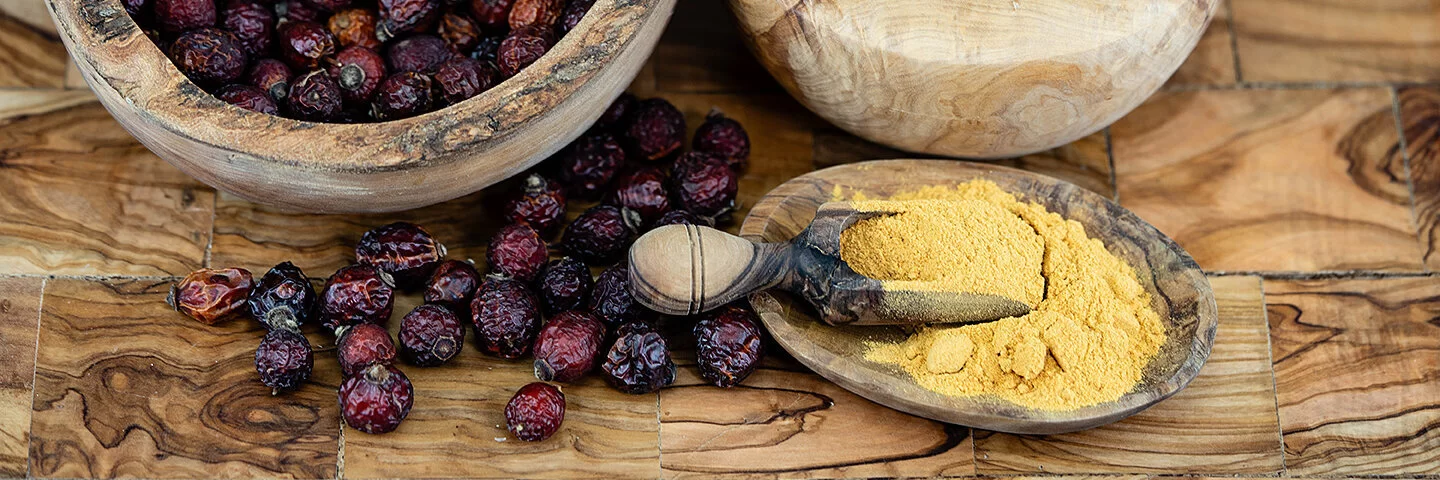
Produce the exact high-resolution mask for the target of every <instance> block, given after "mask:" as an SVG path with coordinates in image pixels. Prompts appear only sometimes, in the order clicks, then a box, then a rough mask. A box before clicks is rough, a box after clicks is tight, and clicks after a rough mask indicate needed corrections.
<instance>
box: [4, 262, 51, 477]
mask: <svg viewBox="0 0 1440 480" xmlns="http://www.w3.org/2000/svg"><path fill="white" fill-rule="evenodd" d="M43 283H44V280H43V279H40V278H16V277H11V278H0V346H3V348H0V477H4V478H9V477H23V476H25V467H26V458H27V457H28V456H29V453H28V452H29V450H30V399H31V395H30V391H31V389H32V388H33V387H34V386H35V382H34V378H35V338H36V333H35V332H36V325H37V324H38V323H39V318H40V291H41V289H42V288H43Z"/></svg>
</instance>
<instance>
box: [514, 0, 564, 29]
mask: <svg viewBox="0 0 1440 480" xmlns="http://www.w3.org/2000/svg"><path fill="white" fill-rule="evenodd" d="M564 8H565V5H564V0H515V4H514V5H511V6H510V18H509V22H510V29H511V30H519V29H522V28H525V27H529V26H532V25H541V26H545V27H551V26H553V25H555V21H556V20H559V19H560V10H562V9H564Z"/></svg>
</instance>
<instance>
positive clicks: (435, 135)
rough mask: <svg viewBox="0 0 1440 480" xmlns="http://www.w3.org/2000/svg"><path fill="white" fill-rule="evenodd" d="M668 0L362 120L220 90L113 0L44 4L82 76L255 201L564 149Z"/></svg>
mask: <svg viewBox="0 0 1440 480" xmlns="http://www.w3.org/2000/svg"><path fill="white" fill-rule="evenodd" d="M675 2H676V0H638V1H634V2H628V1H621V0H601V1H599V2H597V3H596V4H595V6H594V8H592V9H591V11H590V13H589V14H587V15H586V16H585V19H584V20H583V21H582V22H581V23H580V25H579V26H577V27H576V29H575V30H574V31H572V32H571V33H570V34H569V35H566V36H565V38H563V39H562V40H561V41H560V42H559V43H558V44H556V46H555V48H554V49H553V50H552V51H551V52H550V53H549V54H547V55H545V56H544V57H543V58H541V59H540V60H539V61H537V62H536V63H535V64H534V65H531V66H530V67H528V68H526V69H525V70H523V71H522V72H520V73H519V74H517V75H516V76H515V77H513V78H511V79H509V80H506V81H505V82H502V83H501V84H500V85H498V86H496V87H495V88H493V89H491V90H489V91H486V92H484V93H482V94H480V95H478V96H476V97H475V98H471V99H469V100H466V101H464V102H461V103H460V104H457V105H455V106H453V107H451V108H447V109H443V110H439V111H436V112H432V113H428V114H425V115H421V116H418V117H414V118H408V119H403V120H397V121H393V122H384V123H378V124H356V125H338V124H315V123H309V122H302V121H297V120H291V119H285V118H280V117H275V116H270V115H264V114H259V113H254V112H249V111H245V110H241V109H239V108H236V107H233V106H230V105H228V104H225V103H224V102H222V101H220V100H218V99H216V98H214V97H212V96H210V95H209V94H207V93H205V92H203V91H201V90H200V89H199V88H197V87H196V86H195V85H194V84H193V83H191V82H190V81H189V80H188V79H186V78H185V77H184V76H183V75H181V74H180V72H179V71H178V70H176V69H175V67H174V65H173V64H171V63H170V61H169V60H167V59H166V58H165V56H164V55H163V54H162V53H161V52H160V50H158V49H157V48H155V45H154V44H153V43H151V42H150V40H149V39H147V38H146V37H145V35H144V34H143V33H141V31H140V29H139V27H138V26H136V25H135V23H134V22H133V21H132V20H131V19H130V17H129V16H128V15H125V13H124V12H123V10H121V7H120V3H119V1H118V0H80V1H71V0H49V5H50V9H51V13H52V14H53V15H54V17H55V20H56V24H57V25H58V26H59V29H60V32H61V36H62V38H63V39H64V41H65V45H66V48H68V49H69V50H70V52H71V53H72V54H73V55H74V59H75V61H76V65H77V66H79V68H80V72H81V74H83V76H84V77H85V80H86V82H88V83H89V84H90V86H91V88H92V89H93V90H94V91H95V92H96V95H97V96H98V97H99V98H100V100H101V102H102V103H104V104H105V106H106V107H107V108H108V109H109V110H110V111H111V113H112V114H114V115H115V118H116V119H118V120H119V121H120V123H121V124H122V125H124V126H125V127H126V128H127V129H128V130H130V132H131V133H132V134H134V135H135V137H136V138H138V139H139V140H140V141H141V142H142V143H144V144H145V145H146V146H147V147H149V148H150V149H151V150H152V151H154V152H155V153H156V154H157V155H160V157H161V158H165V159H166V160H168V161H170V162H171V163H173V164H175V165H176V166H177V167H179V168H180V169H181V170H183V171H185V172H186V173H188V174H190V175H192V176H194V177H195V178H198V179H200V180H201V181H203V182H205V183H207V184H210V185H213V186H215V187H217V188H220V189H222V190H226V191H229V192H232V193H235V194H236V195H239V196H241V197H243V198H246V199H248V200H251V201H255V202H257V203H264V204H268V205H277V206H282V207H285V208H289V209H293V210H300V211H308V212H361V211H396V210H404V209H409V208H415V207H420V206H424V205H430V204H434V203H437V202H441V201H445V200H449V199H452V198H456V197H459V196H462V195H465V194H467V193H470V192H474V191H476V190H479V189H481V188H483V187H485V186H488V185H491V184H493V183H495V182H498V181H500V180H501V179H504V178H507V177H509V176H512V175H514V174H516V173H519V172H520V171H522V170H524V169H525V168H527V167H529V166H531V165H534V164H535V163H538V162H539V161H540V160H543V159H545V158H546V157H548V156H549V155H551V154H553V153H555V152H556V151H558V150H559V149H560V148H562V147H563V146H565V144H567V143H568V142H569V141H570V140H571V139H573V138H575V137H576V136H578V135H579V134H580V133H581V132H582V131H584V129H585V128H587V127H589V125H590V123H592V122H593V121H594V119H595V118H596V117H598V116H599V115H600V113H601V112H603V111H604V109H605V108H606V107H607V106H608V105H609V103H610V101H611V100H612V99H614V98H615V96H616V95H618V94H619V93H620V91H621V90H623V89H624V88H625V87H626V85H628V84H629V83H630V81H631V79H632V78H634V77H635V74H636V72H638V71H639V70H640V68H641V66H642V65H643V64H644V62H645V59H646V58H647V57H648V56H649V55H650V52H651V50H652V49H653V48H654V46H655V43H656V42H657V41H658V40H659V38H660V33H661V31H662V29H663V28H664V26H665V22H666V20H667V19H669V17H670V12H671V10H672V9H673V8H674V6H675ZM60 65H61V68H60V69H59V70H58V71H61V72H63V64H60Z"/></svg>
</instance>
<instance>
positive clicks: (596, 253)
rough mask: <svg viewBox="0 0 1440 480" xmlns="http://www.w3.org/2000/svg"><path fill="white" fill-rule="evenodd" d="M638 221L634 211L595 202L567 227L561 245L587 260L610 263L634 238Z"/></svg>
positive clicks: (575, 255)
mask: <svg viewBox="0 0 1440 480" xmlns="http://www.w3.org/2000/svg"><path fill="white" fill-rule="evenodd" d="M638 223H639V218H637V217H636V216H635V214H634V213H633V212H632V213H631V214H629V215H627V214H625V213H624V212H622V211H621V210H620V208H619V207H616V206H614V205H603V204H602V205H596V206H594V207H591V208H590V209H589V210H586V211H585V213H581V214H580V216H579V217H576V218H575V221H574V222H571V223H570V226H568V227H565V233H564V234H562V235H561V236H560V245H561V246H562V247H563V248H564V250H565V253H567V254H569V255H572V256H574V257H575V258H579V259H580V260H582V261H584V262H585V263H587V264H590V265H609V264H611V263H615V261H616V260H619V259H620V256H621V255H623V254H624V253H625V251H626V250H627V249H629V248H630V243H631V242H634V241H635V230H636V225H637V224H638Z"/></svg>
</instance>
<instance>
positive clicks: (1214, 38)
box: [1162, 0, 1239, 89]
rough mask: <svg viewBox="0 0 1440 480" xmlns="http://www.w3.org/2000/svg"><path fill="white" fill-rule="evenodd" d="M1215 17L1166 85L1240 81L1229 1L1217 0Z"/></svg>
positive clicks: (1191, 85)
mask: <svg viewBox="0 0 1440 480" xmlns="http://www.w3.org/2000/svg"><path fill="white" fill-rule="evenodd" d="M1215 3H1218V4H1219V7H1218V8H1216V9H1215V17H1214V18H1212V19H1210V26H1209V27H1206V28H1205V33H1204V34H1202V35H1201V36H1200V41H1199V42H1197V43H1196V44H1195V50H1194V51H1191V52H1190V56H1189V57H1188V58H1186V59H1185V63H1182V64H1180V68H1179V69H1177V70H1175V74H1173V75H1170V79H1169V80H1166V81H1165V86H1164V87H1162V88H1167V89H1169V88H1197V87H1204V86H1211V85H1234V84H1235V82H1237V81H1239V78H1238V75H1236V74H1235V39H1234V37H1233V36H1232V35H1231V28H1230V7H1229V4H1228V3H1225V0H1217V1H1216V2H1215Z"/></svg>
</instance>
